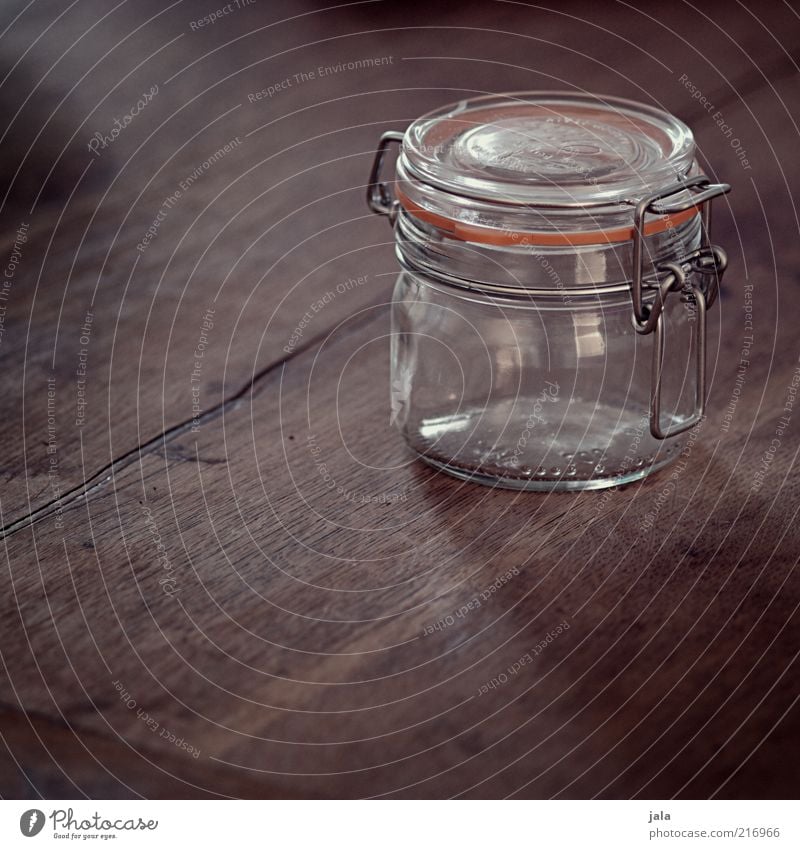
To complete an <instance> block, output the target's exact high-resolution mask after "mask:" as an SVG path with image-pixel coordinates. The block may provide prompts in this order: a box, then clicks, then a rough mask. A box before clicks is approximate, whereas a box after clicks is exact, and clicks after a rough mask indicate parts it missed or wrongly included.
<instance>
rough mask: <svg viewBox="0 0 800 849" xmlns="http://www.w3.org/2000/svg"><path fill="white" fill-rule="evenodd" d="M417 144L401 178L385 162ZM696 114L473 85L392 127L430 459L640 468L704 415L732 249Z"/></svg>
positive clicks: (530, 470)
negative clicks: (713, 332) (689, 118)
mask: <svg viewBox="0 0 800 849" xmlns="http://www.w3.org/2000/svg"><path fill="white" fill-rule="evenodd" d="M393 143H396V144H398V145H399V146H400V150H399V154H398V158H397V164H396V176H395V179H394V180H392V181H389V182H387V181H385V180H384V178H383V177H382V174H381V171H382V168H383V165H384V160H385V155H386V152H387V149H388V148H389V146H390V145H392V144H393ZM729 189H730V186H728V185H726V184H720V183H716V184H715V183H711V182H710V180H709V179H708V178H707V177H706V176H704V175H703V173H702V172H701V170H700V168H699V166H698V164H697V161H696V158H695V143H694V139H693V136H692V133H691V130H690V129H689V128H688V127H687V126H686V125H685V124H684V123H682V122H681V121H680V120H678V119H677V118H675V117H673V116H672V115H669V114H668V113H666V112H663V111H661V110H658V109H655V108H652V107H650V106H645V105H641V104H637V103H633V102H631V101H627V100H622V99H619V98H613V97H599V96H598V97H595V96H585V95H580V96H579V95H574V94H570V93H552V92H550V93H547V92H526V93H519V94H506V95H493V96H489V97H479V98H474V99H469V100H463V101H461V102H460V103H457V104H454V105H450V106H447V107H444V108H442V109H439V110H437V111H435V112H432V113H430V114H427V115H424V116H423V117H421V118H419V119H417V120H416V121H414V122H413V123H412V124H411V126H410V127H409V128H408V129H407V130H406V131H405V132H404V133H399V132H388V133H385V134H384V135H383V136H382V138H381V140H380V144H379V146H378V150H377V153H376V156H375V161H374V163H373V168H372V173H371V175H370V179H369V187H368V202H369V206H370V208H371V209H372V210H373V211H374V212H377V213H380V214H382V215H386V216H387V217H388V219H389V221H390V222H391V224H392V226H393V227H394V231H395V244H396V253H397V258H398V260H399V263H400V266H401V271H400V273H399V276H398V279H397V283H396V285H395V289H394V295H393V299H392V334H391V340H392V341H391V419H392V422H393V423H394V424H395V425H396V427H397V428H398V429H399V430H400V432H401V433H402V434H403V436H404V437H405V439H406V441H407V442H408V444H409V446H410V447H411V448H412V449H413V450H414V451H415V452H416V453H417V454H418V455H419V457H420V458H422V459H423V460H425V461H426V462H427V463H429V464H431V465H433V466H435V467H437V468H439V469H441V470H443V471H445V472H447V473H449V474H452V475H455V476H457V477H459V478H463V479H467V480H470V481H476V482H479V483H485V484H490V485H494V486H502V487H510V488H515V489H528V490H554V489H555V490H558V489H568V490H576V489H596V488H601V487H607V486H617V485H620V484H624V483H629V482H631V481H634V480H637V479H639V478H642V477H644V476H645V475H647V474H649V473H651V472H653V471H655V470H657V469H659V468H661V467H662V466H664V465H665V464H667V463H669V462H670V461H671V460H674V459H675V458H676V457H678V456H679V455H680V453H681V451H682V450H683V446H684V440H685V439H686V434H687V431H688V430H690V429H691V428H692V427H694V426H695V425H696V424H697V423H698V422H699V421H700V420H701V419H702V418H703V415H704V404H705V347H706V344H705V342H706V310H707V309H708V307H710V306H711V305H712V304H713V302H714V299H715V297H716V295H717V291H718V285H719V280H720V276H721V274H722V272H723V270H724V268H725V265H726V262H727V260H726V258H725V254H724V252H723V251H722V250H721V249H720V248H718V247H715V246H712V245H711V244H710V241H709V226H710V201H711V199H712V198H714V197H716V196H718V195H720V194H723V193H725V192H727V191H729Z"/></svg>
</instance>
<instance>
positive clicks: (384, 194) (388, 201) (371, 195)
mask: <svg viewBox="0 0 800 849" xmlns="http://www.w3.org/2000/svg"><path fill="white" fill-rule="evenodd" d="M404 135H405V133H398V132H396V131H394V130H389V132H387V133H384V134H383V135H382V136H381V140H380V141H379V142H378V149H377V150H376V151H375V159H374V160H373V162H372V170H371V171H370V175H369V184H368V185H367V205H368V206H369V208H370V209H371V210H372V211H373V212H375V213H377V214H378V215H388V216H389V220H390V222H391V223H392V224H394V220H395V218H397V208H398V207H399V206H400V204H399V202H398V201H397V200H395V199H394V198H393V197H392V196H391V194H390V193H389V187H388V186H387V185H386V183H383V182H381V168H382V167H383V160H384V157H385V156H386V151H387V150H388V148H389V145H390V144H391V143H392V142H396V143H397V144H402V142H403V137H404Z"/></svg>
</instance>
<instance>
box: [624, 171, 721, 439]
mask: <svg viewBox="0 0 800 849" xmlns="http://www.w3.org/2000/svg"><path fill="white" fill-rule="evenodd" d="M730 188H731V187H730V186H729V185H728V184H727V183H710V182H709V180H708V178H707V177H703V176H700V177H694V178H692V179H691V180H688V181H686V182H684V183H681V184H680V185H678V186H673V187H671V188H668V189H665V190H663V191H661V192H657V193H656V194H652V195H649V196H648V197H645V198H643V199H642V200H640V201H639V202H638V203H637V204H636V211H635V213H634V219H633V222H634V227H633V279H632V283H631V300H632V302H633V326H634V328H635V329H636V332H637V333H639V334H641V335H647V334H649V333H653V334H654V338H653V359H652V368H651V382H650V433H651V434H652V435H653V436H654V437H655V438H656V439H667V438H669V437H671V436H677V435H678V434H679V433H683V432H684V431H687V430H690V429H691V428H693V427H694V426H695V425H696V424H697V423H698V422H699V421H700V420H701V419H702V418H703V415H704V413H705V403H706V313H707V310H708V307H710V306H711V305H712V304H713V303H714V301H715V300H716V298H717V294H718V292H719V283H720V280H721V278H722V273H723V271H724V270H725V268H726V266H727V264H728V259H727V256H726V254H725V251H724V250H722V248H719V247H716V246H715V245H712V244H711V243H710V241H709V239H710V235H709V234H710V228H711V200H712V199H713V198H715V197H718V196H719V195H723V194H726V193H727V192H729V191H730ZM687 191H688V192H689V196H688V197H687V196H685V195H684V197H683V198H681V199H679V200H673V201H672V202H668V201H667V198H670V197H672V196H673V195H676V194H683V193H684V192H687ZM692 207H700V209H701V215H702V221H701V227H702V235H701V246H700V248H699V249H698V250H696V251H694V252H693V253H691V254H690V255H688V256H686V257H683V258H682V259H681V260H680V261H679V262H669V263H665V264H664V265H663V266H661V267H660V268H659V269H658V273H657V275H656V277H655V280H652V281H651V282H650V283H649V284H647V285H648V288H650V289H652V288H654V287H655V288H656V289H657V293H656V297H655V299H654V300H653V302H652V303H651V304H646V303H645V302H644V289H645V285H646V284H645V274H644V259H643V254H644V239H645V232H644V230H645V228H644V221H645V216H646V215H647V214H648V213H651V214H654V215H669V214H671V213H677V212H684V211H686V210H687V209H691V208H692ZM690 275H694V276H695V277H697V276H699V278H700V279H699V281H698V280H696V279H695V280H690V279H689V276H690ZM678 290H680V291H681V292H682V293H683V300H685V301H689V300H692V301H694V303H695V304H696V306H697V341H696V345H695V348H696V351H695V354H696V366H695V368H696V378H695V400H694V410H693V411H692V415H691V416H690V417H689V418H688V419H687V420H686V421H685V422H682V423H681V424H679V425H673V426H672V427H667V428H662V427H661V383H662V377H663V372H664V327H663V309H664V302H665V300H666V298H667V295H668V294H669V293H670V292H673V291H678Z"/></svg>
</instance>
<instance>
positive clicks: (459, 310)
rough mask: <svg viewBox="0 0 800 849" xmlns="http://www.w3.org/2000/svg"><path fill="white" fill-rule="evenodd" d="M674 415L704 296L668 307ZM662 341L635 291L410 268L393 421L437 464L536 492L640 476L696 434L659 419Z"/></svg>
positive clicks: (667, 416)
mask: <svg viewBox="0 0 800 849" xmlns="http://www.w3.org/2000/svg"><path fill="white" fill-rule="evenodd" d="M663 321H664V325H665V328H666V348H665V352H664V357H665V362H666V363H667V367H666V368H665V370H664V375H663V379H662V387H661V388H662V396H663V398H664V399H665V403H664V405H663V407H662V417H663V418H664V421H665V423H666V424H670V425H674V424H680V423H681V422H683V421H688V419H689V416H690V414H691V410H692V407H693V403H694V402H693V393H694V391H695V388H696V387H695V382H694V373H693V370H692V368H691V361H692V356H691V353H690V351H691V349H692V346H693V345H694V344H695V341H694V333H693V323H694V314H693V310H692V304H691V303H690V302H687V301H682V300H681V299H680V298H678V297H675V298H672V299H670V300H668V302H667V305H666V306H665V308H664V314H663ZM652 345H653V339H652V337H644V336H641V335H639V334H637V333H636V331H635V329H634V327H633V324H632V321H631V303H630V296H629V294H627V293H626V292H624V291H621V292H620V291H618V292H615V293H611V294H608V293H605V294H600V293H594V294H590V293H587V294H585V295H581V296H574V295H571V296H567V295H565V294H564V293H558V292H555V293H553V294H552V295H548V296H546V297H513V296H498V295H494V294H493V295H487V294H486V293H485V292H475V291H470V290H468V289H465V288H461V287H459V286H454V285H450V284H447V283H443V282H442V281H441V280H440V279H437V277H436V276H432V275H427V274H425V273H424V272H420V271H419V270H413V271H412V270H404V271H402V272H401V273H400V275H399V278H398V280H397V283H396V286H395V291H394V297H393V302H392V352H391V375H392V383H391V404H392V421H393V423H394V424H395V426H396V427H397V428H398V429H399V430H400V431H401V433H402V434H403V436H404V437H405V439H406V441H407V442H408V444H409V446H410V447H411V448H412V449H413V450H414V451H415V452H416V453H417V454H418V455H419V456H420V457H421V458H422V459H423V460H425V461H426V462H428V463H430V464H432V465H434V466H436V467H438V468H440V469H442V470H444V471H446V472H448V473H450V474H453V475H456V476H458V477H461V478H465V479H469V480H471V481H476V482H480V483H486V484H490V485H495V486H501V487H507V488H514V489H530V490H554V489H555V490H559V489H560V490H577V489H598V488H602V487H608V486H617V485H620V484H624V483H629V482H631V481H634V480H637V479H639V478H642V477H644V476H645V475H647V474H649V473H650V472H653V471H655V470H657V469H659V468H661V467H662V466H664V465H665V464H667V463H669V462H670V461H671V460H673V459H675V458H676V457H677V456H679V454H680V452H681V450H682V448H683V446H684V444H685V435H683V436H677V437H671V438H669V439H666V440H658V439H655V438H654V437H653V436H651V433H650V428H649V411H650V392H651V377H652V375H651V369H652V353H653V352H652Z"/></svg>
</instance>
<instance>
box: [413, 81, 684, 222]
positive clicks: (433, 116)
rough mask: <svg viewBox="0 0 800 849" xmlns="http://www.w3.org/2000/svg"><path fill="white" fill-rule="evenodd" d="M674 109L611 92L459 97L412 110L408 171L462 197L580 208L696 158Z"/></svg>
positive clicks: (650, 186)
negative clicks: (415, 113) (423, 111)
mask: <svg viewBox="0 0 800 849" xmlns="http://www.w3.org/2000/svg"><path fill="white" fill-rule="evenodd" d="M694 154H695V145H694V139H693V136H692V132H691V130H690V129H689V128H688V127H687V126H686V125H685V124H684V123H683V122H682V121H679V120H678V119H677V118H675V117H673V116H672V115H670V114H668V113H667V112H663V111H661V110H659V109H654V108H651V107H649V106H644V105H641V104H638V103H633V102H632V101H628V100H623V99H621V98H615V97H600V96H593V95H579V94H571V93H565V92H521V93H518V94H504V95H491V96H489V97H479V98H474V99H471V100H462V101H461V102H460V103H457V104H455V105H450V106H447V107H444V108H442V109H439V110H437V111H435V112H431V113H429V114H427V115H424V116H423V117H421V118H419V119H417V120H416V121H415V122H414V123H413V124H412V125H411V126H410V127H409V129H408V131H407V132H406V134H405V138H404V141H403V155H402V160H403V170H404V171H405V172H406V173H407V175H408V177H410V178H411V179H416V180H420V181H422V182H423V183H425V184H427V185H428V186H431V187H435V188H437V189H439V190H444V191H447V192H451V193H453V194H456V195H460V196H461V197H465V198H472V199H475V200H478V201H484V202H489V203H501V204H506V205H507V204H512V205H526V206H536V207H545V208H546V207H548V206H553V207H558V208H564V207H578V208H583V209H585V208H587V207H595V206H602V205H608V204H616V203H626V204H630V203H631V202H635V201H636V200H637V199H638V198H640V197H642V196H643V195H646V194H648V193H651V192H653V191H657V190H659V189H661V188H664V187H666V186H668V185H671V184H674V183H675V182H676V181H677V180H680V179H681V178H682V177H684V176H686V175H687V174H688V173H689V172H690V170H691V168H692V163H693V161H694Z"/></svg>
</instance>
